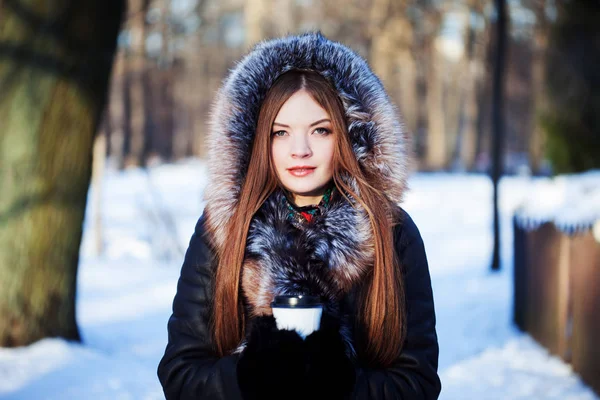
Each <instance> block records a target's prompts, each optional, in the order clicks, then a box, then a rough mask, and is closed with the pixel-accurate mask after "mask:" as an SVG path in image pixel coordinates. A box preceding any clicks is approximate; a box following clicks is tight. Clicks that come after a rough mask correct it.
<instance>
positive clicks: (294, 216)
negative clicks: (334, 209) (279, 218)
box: [283, 186, 335, 228]
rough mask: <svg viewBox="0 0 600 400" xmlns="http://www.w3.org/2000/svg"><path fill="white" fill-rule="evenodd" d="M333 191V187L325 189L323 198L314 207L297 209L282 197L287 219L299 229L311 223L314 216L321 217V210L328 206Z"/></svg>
mask: <svg viewBox="0 0 600 400" xmlns="http://www.w3.org/2000/svg"><path fill="white" fill-rule="evenodd" d="M334 189H335V186H332V187H330V188H329V189H327V190H326V191H325V193H324V194H323V198H322V199H321V201H320V202H319V204H317V205H316V206H315V205H308V206H303V207H299V206H297V205H295V204H294V203H293V201H291V200H290V199H289V198H288V197H287V196H283V201H284V202H285V203H286V205H287V208H288V210H289V213H288V219H289V220H290V221H291V222H292V224H293V225H294V226H296V227H298V228H301V227H302V226H303V225H304V224H305V223H307V222H311V221H312V220H313V218H314V217H315V216H318V215H322V214H323V210H324V209H326V208H327V207H328V206H329V202H330V201H331V196H332V194H333V191H334Z"/></svg>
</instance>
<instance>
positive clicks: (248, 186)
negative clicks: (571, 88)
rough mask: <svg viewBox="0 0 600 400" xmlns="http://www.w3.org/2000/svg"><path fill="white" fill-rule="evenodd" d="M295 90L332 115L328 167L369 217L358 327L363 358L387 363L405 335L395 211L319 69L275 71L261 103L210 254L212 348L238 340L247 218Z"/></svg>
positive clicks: (269, 169) (265, 181)
mask: <svg viewBox="0 0 600 400" xmlns="http://www.w3.org/2000/svg"><path fill="white" fill-rule="evenodd" d="M301 89H304V90H306V91H307V92H308V93H309V94H310V95H311V96H312V97H313V99H314V100H315V101H316V102H317V103H318V104H319V105H320V106H321V107H323V109H325V110H326V111H327V112H328V113H329V115H330V117H331V123H332V128H333V132H334V134H335V137H336V145H335V150H334V172H333V181H334V183H335V185H336V187H337V188H338V190H339V192H340V193H342V194H343V195H344V196H346V195H348V196H350V198H352V199H356V201H357V202H358V203H359V204H360V205H361V206H362V207H363V208H364V210H365V211H366V213H367V215H368V216H369V220H370V223H371V228H372V230H373V239H374V266H373V269H372V271H369V273H368V275H367V277H366V279H367V280H368V281H367V282H368V285H367V290H366V291H365V293H364V295H363V296H362V299H361V302H360V307H359V309H360V311H359V321H362V323H363V325H364V328H363V329H364V333H365V335H364V336H365V338H364V341H365V343H364V344H365V346H364V347H365V350H364V355H365V356H366V357H368V360H369V361H370V362H374V363H377V364H380V365H383V366H386V365H389V364H391V363H392V362H393V361H394V360H395V359H396V357H397V356H398V354H399V352H400V349H401V346H402V343H403V341H404V338H405V335H406V327H405V320H406V311H405V304H404V286H403V280H402V279H401V273H400V268H399V265H398V260H397V255H396V252H395V249H394V240H393V233H392V226H393V221H394V218H395V215H394V212H395V208H394V206H393V204H392V203H391V202H390V201H389V200H388V199H387V197H386V196H385V194H384V193H383V192H382V191H381V190H380V189H378V188H383V187H385V182H381V181H380V180H381V178H380V177H379V176H377V175H373V174H368V171H364V170H363V169H362V168H361V167H360V165H359V163H358V161H357V160H356V156H355V155H354V152H353V150H352V144H351V142H350V139H349V137H348V131H347V123H346V118H345V111H344V106H343V104H342V101H341V100H340V98H339V96H338V95H337V93H336V91H335V89H334V88H333V87H332V86H331V85H330V84H329V82H328V81H327V80H326V79H325V78H324V77H323V76H322V75H321V74H319V73H318V72H315V71H308V70H292V71H288V72H286V73H284V74H282V75H281V76H280V77H278V78H277V80H276V81H275V83H274V84H273V85H272V86H271V88H270V89H269V91H268V92H267V94H266V96H265V99H264V101H263V103H262V105H261V109H260V112H259V116H258V122H257V126H256V133H255V137H254V141H253V144H252V150H251V156H250V161H249V165H248V170H247V173H246V176H245V181H244V182H243V184H242V187H241V192H240V196H239V203H238V204H237V208H236V210H235V212H234V214H233V217H232V218H231V220H230V221H229V225H228V229H227V231H228V232H229V236H228V238H227V240H226V242H225V244H224V246H222V247H221V249H220V250H219V254H217V256H218V265H217V271H216V279H215V290H214V299H213V301H214V303H213V304H214V305H213V328H214V339H215V347H216V350H217V352H218V353H219V354H220V355H221V356H222V355H225V354H227V353H228V352H229V351H231V350H233V349H235V347H236V346H237V345H238V344H239V343H240V341H241V339H242V338H243V337H244V330H245V326H244V314H243V307H242V303H241V299H240V293H241V291H240V282H241V269H242V263H243V261H244V252H245V249H246V240H247V237H248V230H249V227H250V222H251V220H252V217H253V215H254V214H255V213H256V212H257V211H258V209H259V208H260V206H261V205H262V204H263V202H264V201H265V200H266V199H267V198H268V197H269V195H270V194H271V193H273V191H274V190H275V189H276V188H277V186H278V179H277V175H276V172H275V168H274V165H273V161H272V157H271V140H272V135H271V129H272V126H273V123H274V121H275V117H276V116H277V113H278V112H279V109H280V108H281V107H282V105H283V104H284V103H285V102H286V101H287V100H288V99H289V98H290V97H291V96H292V95H293V94H294V93H296V92H297V91H298V90H301ZM264 160H269V162H268V163H265V162H264ZM348 177H353V178H354V179H355V181H356V189H357V190H354V189H353V188H352V187H351V186H352V185H349V183H348V179H347V178H348ZM348 200H350V199H348ZM351 204H352V203H351Z"/></svg>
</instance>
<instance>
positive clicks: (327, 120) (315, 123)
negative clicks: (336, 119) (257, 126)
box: [273, 118, 331, 128]
mask: <svg viewBox="0 0 600 400" xmlns="http://www.w3.org/2000/svg"><path fill="white" fill-rule="evenodd" d="M323 122H331V120H330V119H329V118H323V119H320V120H318V121H316V122H313V123H312V124H310V125H309V128H310V127H313V126H315V125H319V124H321V123H323ZM273 125H279V126H283V127H284V128H289V127H290V126H289V125H286V124H281V123H279V122H273Z"/></svg>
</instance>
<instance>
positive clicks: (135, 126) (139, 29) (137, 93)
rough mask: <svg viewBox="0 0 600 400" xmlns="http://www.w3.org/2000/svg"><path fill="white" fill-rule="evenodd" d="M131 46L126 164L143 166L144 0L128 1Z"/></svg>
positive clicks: (144, 111) (145, 3)
mask: <svg viewBox="0 0 600 400" xmlns="http://www.w3.org/2000/svg"><path fill="white" fill-rule="evenodd" d="M131 4H132V12H133V16H132V17H131V35H132V44H131V52H130V57H129V60H128V63H127V66H128V71H127V72H128V74H129V76H128V78H129V98H130V112H131V114H130V117H131V120H130V124H131V127H130V129H131V147H130V149H129V156H128V162H127V163H126V164H127V165H129V166H131V165H136V166H139V165H144V162H145V154H144V153H145V149H146V143H145V141H146V99H147V90H146V89H147V87H146V75H147V71H146V11H147V6H148V1H147V0H135V1H131Z"/></svg>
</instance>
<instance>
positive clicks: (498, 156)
mask: <svg viewBox="0 0 600 400" xmlns="http://www.w3.org/2000/svg"><path fill="white" fill-rule="evenodd" d="M495 3H496V15H497V16H498V17H497V18H498V20H497V22H496V23H497V25H496V29H497V35H496V52H495V57H494V58H495V61H494V81H493V100H492V101H493V111H492V120H493V129H494V133H493V138H494V140H493V146H492V155H493V157H492V160H493V161H492V183H493V185H494V200H493V203H494V251H493V255H492V270H499V269H500V261H501V260H500V212H499V210H498V200H499V195H498V184H499V183H500V177H501V176H502V173H503V160H504V141H505V136H506V135H505V128H504V126H505V123H504V97H505V95H504V93H505V92H504V81H505V64H506V53H507V52H506V46H507V36H508V35H507V32H508V26H507V25H508V15H507V14H508V12H507V10H506V9H507V5H506V0H495Z"/></svg>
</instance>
